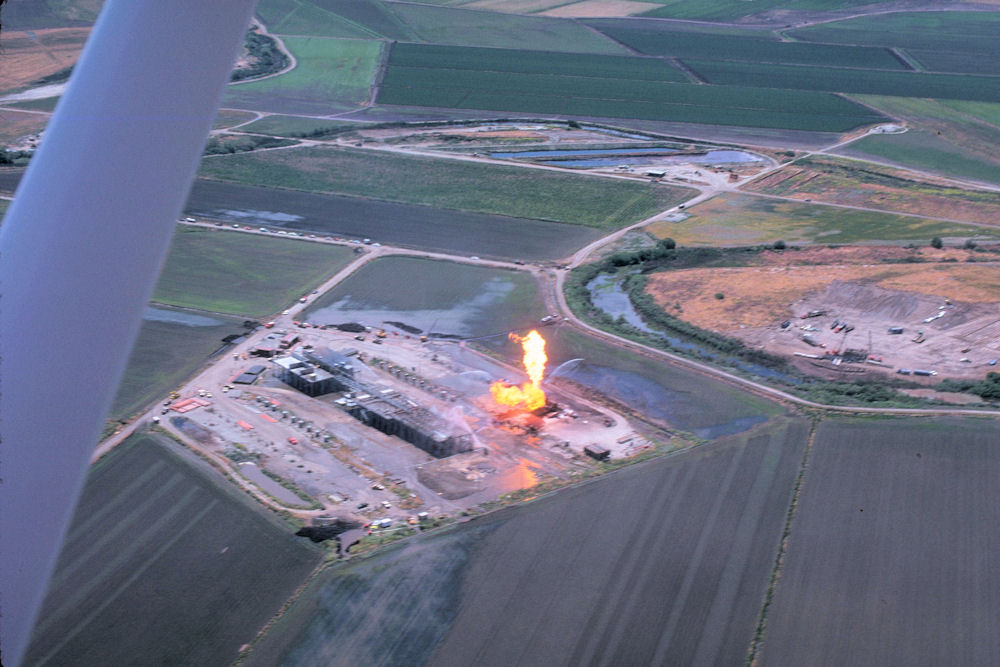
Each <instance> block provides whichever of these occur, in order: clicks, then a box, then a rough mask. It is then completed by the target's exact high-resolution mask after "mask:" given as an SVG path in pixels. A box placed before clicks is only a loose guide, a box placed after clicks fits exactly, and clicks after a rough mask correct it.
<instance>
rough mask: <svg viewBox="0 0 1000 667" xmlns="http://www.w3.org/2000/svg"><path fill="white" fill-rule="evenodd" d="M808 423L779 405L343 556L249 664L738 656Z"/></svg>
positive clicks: (722, 660) (720, 660) (713, 659)
mask: <svg viewBox="0 0 1000 667" xmlns="http://www.w3.org/2000/svg"><path fill="white" fill-rule="evenodd" d="M808 432H809V427H808V425H807V424H806V423H805V422H803V421H789V420H781V421H779V422H777V423H775V424H772V425H771V426H770V427H767V428H764V429H762V430H759V431H755V432H754V433H752V434H745V435H741V436H737V437H735V438H730V439H726V440H723V441H719V442H716V443H711V444H708V445H704V446H702V447H699V448H696V449H694V450H690V451H686V452H683V453H681V454H679V455H676V456H671V457H669V458H661V459H657V460H654V461H650V462H648V463H646V464H642V465H639V466H634V467H630V468H626V469H624V470H620V471H618V472H615V473H613V474H611V475H609V476H607V477H605V478H602V479H600V480H596V481H594V482H592V483H589V484H585V485H582V486H578V487H574V488H570V489H565V490H563V491H561V492H560V493H558V494H555V495H552V496H549V497H546V498H544V499H541V500H538V501H536V502H533V503H530V504H528V505H524V506H521V507H516V508H509V509H506V510H503V511H500V512H497V513H494V514H490V515H488V516H485V517H482V518H479V519H475V520H472V521H470V522H468V523H466V524H464V525H461V526H456V527H455V528H452V529H450V530H448V531H446V532H443V533H439V534H434V535H428V536H426V537H418V538H417V539H415V540H410V541H408V542H407V543H406V544H404V545H400V546H399V547H396V548H393V549H389V550H386V551H385V552H384V553H382V554H379V555H377V556H375V557H374V558H372V559H368V560H366V561H360V562H359V563H358V564H353V563H351V564H347V565H346V566H339V567H335V568H331V569H330V570H328V571H327V572H325V573H324V574H323V575H321V576H320V577H318V578H317V579H316V580H314V583H312V584H311V585H310V587H309V588H308V589H307V590H306V592H305V593H304V594H303V596H302V597H301V598H300V600H299V601H298V602H297V603H296V604H295V605H294V606H293V607H292V609H291V611H290V613H289V614H287V615H286V616H285V617H284V618H282V619H281V620H280V621H279V622H278V623H277V624H276V625H275V626H274V629H273V631H272V632H269V633H268V634H267V635H266V636H265V637H264V638H263V640H262V641H261V642H259V643H258V644H257V645H256V646H255V647H254V648H253V651H252V652H251V655H250V660H249V664H251V665H257V664H274V663H276V662H280V661H281V660H285V661H289V662H299V661H301V660H306V659H316V660H317V661H318V662H322V663H324V664H331V663H337V664H341V663H342V664H423V663H425V662H426V664H431V665H459V664H464V665H468V664H561V663H563V662H565V663H567V664H604V663H605V662H609V661H615V662H621V663H622V664H667V663H668V664H738V663H740V662H741V661H742V660H744V658H745V657H746V653H747V649H748V647H749V645H750V642H751V640H752V638H753V635H754V630H755V628H756V625H757V619H758V615H759V613H760V608H761V605H762V603H763V598H764V592H765V589H766V588H767V583H768V581H769V578H770V574H771V569H772V567H773V565H774V558H775V554H776V551H777V547H778V542H779V541H780V539H781V530H782V526H783V525H784V521H785V515H786V512H787V508H788V503H789V501H790V498H791V492H792V487H793V484H794V480H795V476H796V474H797V472H798V467H799V463H800V460H801V456H802V448H803V446H804V445H805V442H806V440H807V438H808ZM649 517H657V520H656V521H650V520H648V519H649ZM595 525H598V526H601V539H594V533H593V530H592V528H593V526H595ZM439 638H440V639H439Z"/></svg>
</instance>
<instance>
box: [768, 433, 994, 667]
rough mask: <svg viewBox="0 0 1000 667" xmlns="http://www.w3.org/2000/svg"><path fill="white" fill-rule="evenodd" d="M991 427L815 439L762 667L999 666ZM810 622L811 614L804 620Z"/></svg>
mask: <svg viewBox="0 0 1000 667" xmlns="http://www.w3.org/2000/svg"><path fill="white" fill-rule="evenodd" d="M996 433H997V423H996V422H995V421H990V420H986V419H968V420H964V421H959V420H956V419H949V420H935V421H928V420H866V421H860V420H859V421H848V420H830V421H825V422H824V423H823V424H821V425H820V428H819V430H818V432H817V437H816V443H815V445H814V449H813V452H812V455H811V456H810V461H809V467H808V469H807V472H806V475H805V481H804V485H803V491H802V496H801V498H800V501H799V504H798V508H797V510H796V513H795V518H794V521H793V523H792V526H791V534H790V537H789V541H788V554H787V555H786V558H785V562H784V566H783V569H782V573H781V578H780V579H779V580H778V585H777V589H776V592H775V595H774V599H773V605H772V609H771V611H770V613H769V614H768V617H767V631H766V634H765V636H764V643H763V647H762V652H761V655H760V658H761V660H760V664H761V665H831V664H871V665H878V664H882V665H884V664H900V665H903V664H905V665H917V664H920V665H930V664H944V663H948V664H963V665H987V664H994V663H996V662H997V661H998V660H1000V648H998V647H1000V642H998V640H997V628H998V627H1000V618H998V612H997V604H996V595H995V591H996V590H997V589H998V587H1000V580H998V572H997V570H996V569H995V568H992V567H990V565H989V557H988V554H990V553H993V552H994V551H995V550H996V549H997V547H998V545H1000V528H998V526H1000V512H998V506H997V505H996V504H995V503H992V502H983V499H984V498H990V497H992V496H993V494H994V493H995V480H996V478H997V475H998V474H1000V459H998V457H997V454H998V450H997V448H996ZM804 610H808V613H804Z"/></svg>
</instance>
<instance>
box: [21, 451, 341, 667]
mask: <svg viewBox="0 0 1000 667" xmlns="http://www.w3.org/2000/svg"><path fill="white" fill-rule="evenodd" d="M174 447H176V445H174V444H173V443H171V442H169V441H166V442H163V441H161V439H160V437H159V436H155V435H138V436H133V437H132V438H131V439H130V440H128V441H127V442H126V443H124V444H122V445H121V446H119V447H117V448H116V449H115V450H114V451H113V452H112V453H111V454H110V455H109V456H108V457H106V458H105V459H104V460H103V461H101V462H100V463H98V464H97V465H95V466H94V467H93V468H92V469H91V471H90V475H89V477H88V480H87V485H86V486H85V487H84V491H83V496H82V498H81V500H80V503H79V505H78V506H77V510H76V516H75V519H74V520H73V522H72V523H71V524H70V525H71V527H70V531H69V534H68V536H67V538H66V542H65V544H64V545H63V551H62V555H61V556H60V559H59V562H58V564H57V566H56V571H55V576H54V578H53V580H52V585H51V586H52V587H51V589H50V591H49V595H48V597H47V598H46V602H45V605H44V607H43V610H42V614H41V617H40V622H39V624H38V626H37V627H36V629H35V635H34V640H33V643H32V645H31V648H30V649H29V653H28V656H27V658H26V661H25V664H41V663H45V662H49V663H51V664H91V665H95V664H104V665H110V664H166V663H169V664H221V663H229V662H232V661H233V660H234V659H235V658H236V657H237V654H238V651H239V649H240V646H241V645H243V644H244V643H246V642H248V641H250V640H251V639H253V637H254V636H255V635H256V634H257V632H258V631H259V630H260V628H261V627H262V626H263V624H264V623H265V622H266V621H267V620H268V619H269V618H270V617H271V616H272V615H273V614H274V613H275V612H276V611H277V610H278V608H279V607H280V606H281V604H282V603H283V602H284V601H285V600H286V599H287V598H288V596H289V595H290V594H291V593H292V592H293V591H294V590H295V588H296V587H297V586H298V585H299V584H300V583H301V582H302V581H304V580H305V578H306V577H307V576H308V575H309V573H310V572H311V571H312V569H313V568H314V567H315V566H316V564H318V562H319V560H320V558H321V556H322V552H321V550H319V549H316V548H314V547H311V546H309V544H308V542H306V541H305V540H302V539H301V538H296V537H294V536H293V535H292V533H293V531H292V529H291V528H290V527H289V526H286V525H284V524H282V523H280V522H279V521H277V520H276V519H274V518H271V517H268V516H266V515H265V514H264V513H263V510H261V509H259V508H257V507H254V506H253V505H252V504H251V501H249V500H248V499H247V498H246V497H245V496H244V495H242V494H241V493H239V492H238V491H235V490H233V489H230V488H227V487H225V486H223V485H221V484H219V482H218V481H217V480H215V479H212V478H211V477H209V475H214V473H211V472H208V471H205V470H202V469H199V468H196V467H194V466H193V464H191V463H189V462H188V460H187V459H186V458H182V457H181V455H179V454H177V453H175V451H173V448H174ZM275 563H281V567H278V568H276V567H275V566H274V565H275ZM224 582H225V583H224Z"/></svg>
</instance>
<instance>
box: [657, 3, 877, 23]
mask: <svg viewBox="0 0 1000 667" xmlns="http://www.w3.org/2000/svg"><path fill="white" fill-rule="evenodd" d="M653 2H658V3H660V4H662V5H663V7H660V8H657V9H652V10H650V11H648V12H646V13H644V14H643V16H650V17H654V18H670V19H698V20H702V21H732V20H734V19H739V18H742V17H744V16H750V15H753V14H760V13H764V12H767V11H769V10H774V9H785V10H787V9H792V10H800V11H833V10H837V9H850V8H853V7H861V6H864V5H873V4H878V0H756V1H755V2H746V0H653Z"/></svg>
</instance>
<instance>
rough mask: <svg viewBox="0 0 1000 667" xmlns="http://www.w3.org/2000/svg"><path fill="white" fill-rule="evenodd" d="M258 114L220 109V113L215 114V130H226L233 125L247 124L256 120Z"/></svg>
mask: <svg viewBox="0 0 1000 667" xmlns="http://www.w3.org/2000/svg"><path fill="white" fill-rule="evenodd" d="M256 117H257V115H256V114H252V113H250V112H248V111H236V110H234V109H220V110H219V113H217V114H215V122H214V123H213V124H212V129H213V130H224V129H228V128H230V127H232V126H233V125H239V124H240V123H245V122H247V121H250V120H253V119H254V118H256Z"/></svg>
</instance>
